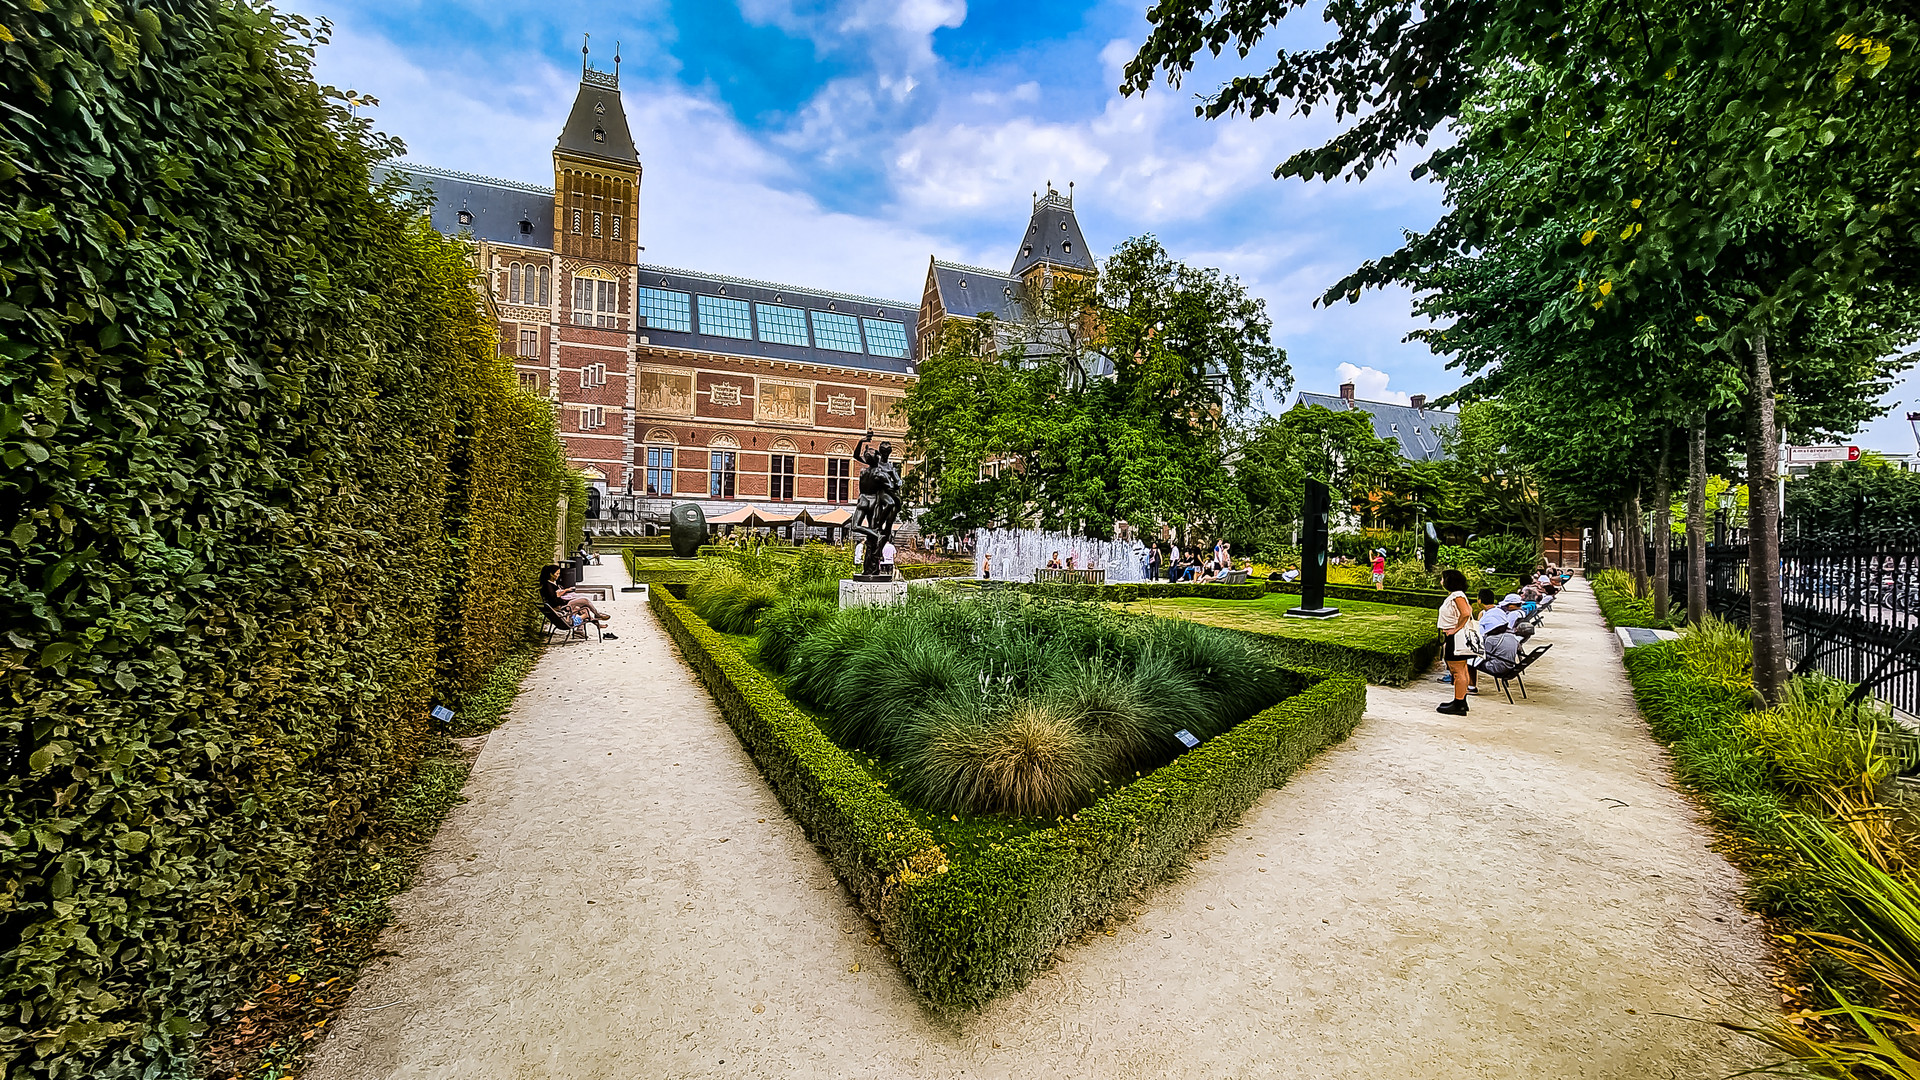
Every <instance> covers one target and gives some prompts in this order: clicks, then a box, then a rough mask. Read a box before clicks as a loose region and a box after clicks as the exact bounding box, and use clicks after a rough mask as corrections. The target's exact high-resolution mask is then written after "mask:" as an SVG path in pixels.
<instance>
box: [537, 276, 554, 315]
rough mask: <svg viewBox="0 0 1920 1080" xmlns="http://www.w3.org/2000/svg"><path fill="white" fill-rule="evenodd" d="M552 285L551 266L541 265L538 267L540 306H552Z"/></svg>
mask: <svg viewBox="0 0 1920 1080" xmlns="http://www.w3.org/2000/svg"><path fill="white" fill-rule="evenodd" d="M552 286H553V268H552V267H547V266H543V267H541V268H540V306H541V307H550V306H552V304H553V288H552Z"/></svg>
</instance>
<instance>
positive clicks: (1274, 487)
mask: <svg viewBox="0 0 1920 1080" xmlns="http://www.w3.org/2000/svg"><path fill="white" fill-rule="evenodd" d="M1234 455H1235V462H1234V468H1233V480H1234V483H1235V484H1236V485H1237V486H1238V487H1239V489H1240V493H1241V495H1242V497H1243V500H1244V505H1245V506H1246V508H1247V513H1246V515H1245V517H1244V519H1243V520H1240V521H1235V522H1229V523H1228V530H1227V536H1228V539H1229V540H1231V541H1232V543H1233V545H1234V548H1235V550H1238V551H1255V550H1260V549H1264V548H1273V547H1279V546H1281V545H1283V544H1285V543H1286V541H1287V540H1288V539H1289V538H1290V537H1291V536H1292V535H1293V529H1294V527H1295V526H1296V524H1297V523H1298V522H1299V521H1300V515H1301V512H1302V511H1301V499H1302V498H1303V497H1304V495H1303V493H1304V490H1305V484H1306V480H1307V478H1308V477H1312V478H1314V479H1317V480H1320V481H1323V482H1324V483H1326V484H1327V486H1328V487H1329V488H1331V489H1332V490H1333V497H1334V499H1335V500H1336V502H1337V503H1346V504H1347V505H1350V506H1353V507H1355V508H1356V509H1360V510H1363V511H1364V510H1365V509H1367V508H1368V507H1369V506H1370V503H1369V502H1368V499H1369V496H1371V495H1372V494H1373V493H1374V492H1376V491H1379V490H1382V489H1387V488H1392V487H1395V486H1398V481H1399V478H1400V474H1401V471H1402V470H1401V468H1400V466H1401V457H1400V451H1399V447H1398V446H1397V445H1396V444H1394V443H1391V442H1388V441H1387V440H1385V439H1381V438H1379V437H1378V436H1376V435H1374V433H1373V421H1372V420H1371V419H1370V418H1369V417H1368V416H1367V414H1366V413H1362V412H1334V411H1333V410H1332V409H1329V408H1327V407H1325V406H1324V405H1305V404H1302V405H1295V406H1294V407H1293V408H1291V409H1288V410H1287V411H1286V412H1284V413H1282V414H1280V415H1279V416H1266V417H1262V418H1261V419H1260V421H1259V422H1258V423H1257V424H1255V425H1254V427H1253V430H1252V431H1251V432H1250V433H1249V434H1248V435H1247V436H1246V437H1245V438H1244V439H1241V440H1239V443H1238V445H1237V446H1236V447H1235V448H1234ZM1374 546H1378V545H1374ZM1342 553H1343V554H1347V555H1349V556H1352V555H1354V554H1356V553H1355V552H1350V551H1349V552H1342Z"/></svg>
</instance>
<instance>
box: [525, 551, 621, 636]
mask: <svg viewBox="0 0 1920 1080" xmlns="http://www.w3.org/2000/svg"><path fill="white" fill-rule="evenodd" d="M540 602H541V603H543V604H545V605H547V607H548V608H550V609H552V610H554V611H557V612H560V613H561V614H562V615H578V616H579V617H581V618H582V619H592V620H593V621H594V622H596V623H598V624H599V625H600V629H601V636H602V637H608V638H614V639H615V640H618V639H619V638H618V635H616V634H609V633H606V627H607V623H608V621H609V620H611V619H612V618H613V616H611V615H608V614H607V613H605V612H603V611H601V610H600V609H599V608H597V607H594V606H593V601H591V600H588V599H587V598H586V597H584V596H581V595H579V594H578V593H575V592H574V591H573V590H572V589H563V588H561V587H560V568H559V567H558V566H554V565H552V564H548V565H547V566H546V567H545V568H544V569H542V570H541V571H540Z"/></svg>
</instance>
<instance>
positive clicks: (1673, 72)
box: [1667, 64, 1680, 81]
mask: <svg viewBox="0 0 1920 1080" xmlns="http://www.w3.org/2000/svg"><path fill="white" fill-rule="evenodd" d="M1679 73H1680V65H1678V64H1675V65H1674V66H1672V67H1670V68H1668V69H1667V79H1668V80H1669V81H1671V80H1672V79H1673V77H1674V76H1675V75H1678V74H1679Z"/></svg>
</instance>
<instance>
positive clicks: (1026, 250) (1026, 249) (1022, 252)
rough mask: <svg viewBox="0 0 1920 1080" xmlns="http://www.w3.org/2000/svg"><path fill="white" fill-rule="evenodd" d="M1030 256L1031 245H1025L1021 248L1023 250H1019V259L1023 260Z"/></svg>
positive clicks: (1031, 251)
mask: <svg viewBox="0 0 1920 1080" xmlns="http://www.w3.org/2000/svg"><path fill="white" fill-rule="evenodd" d="M1032 254H1033V245H1032V244H1028V245H1027V246H1026V247H1023V248H1021V249H1020V257H1021V258H1023V259H1024V258H1027V257H1028V256H1030V255H1032Z"/></svg>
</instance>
